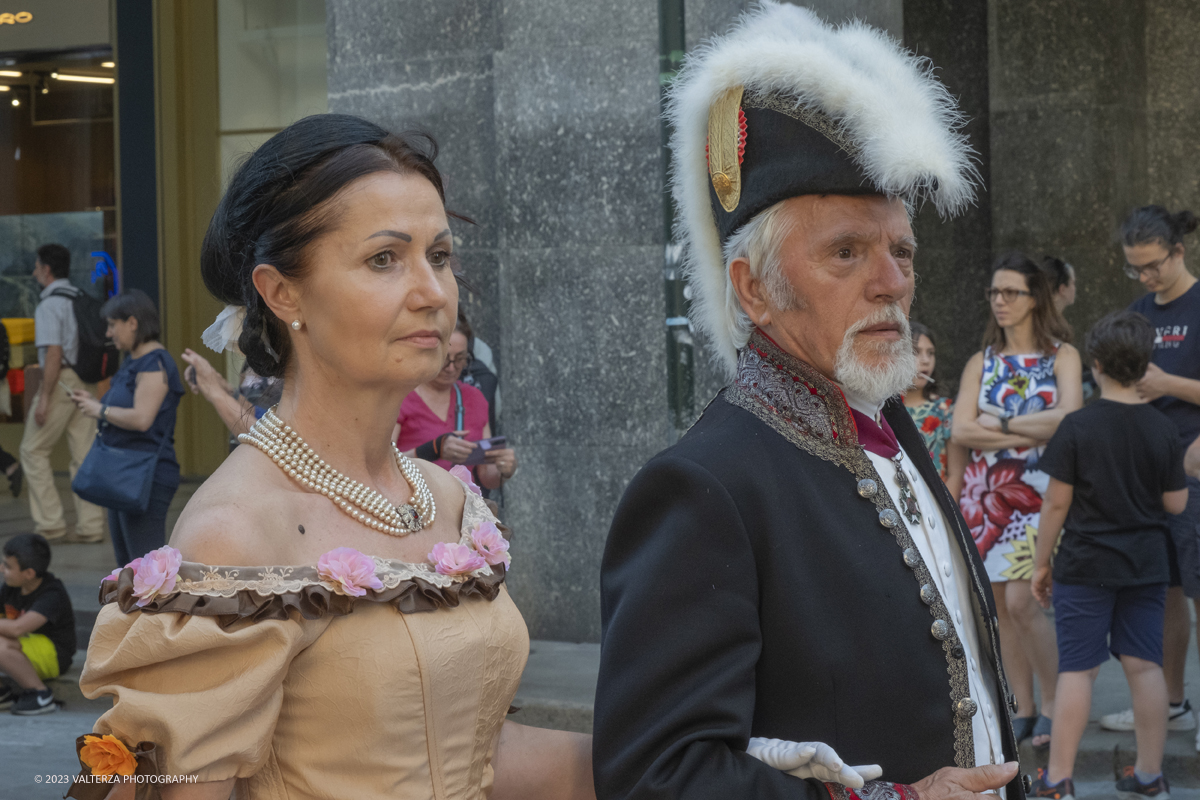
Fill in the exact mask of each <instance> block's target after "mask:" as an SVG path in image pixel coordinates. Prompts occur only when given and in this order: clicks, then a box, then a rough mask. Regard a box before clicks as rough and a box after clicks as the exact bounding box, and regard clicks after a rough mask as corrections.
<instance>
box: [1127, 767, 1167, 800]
mask: <svg viewBox="0 0 1200 800" xmlns="http://www.w3.org/2000/svg"><path fill="white" fill-rule="evenodd" d="M1117 797H1119V798H1121V800H1141V798H1143V797H1153V798H1154V799H1155V800H1170V797H1171V787H1170V786H1169V785H1167V779H1166V777H1164V776H1162V775H1159V776H1158V778H1156V779H1155V781H1154V782H1153V783H1150V784H1144V783H1142V782H1141V781H1139V780H1138V778H1137V775H1134V774H1133V767H1126V768H1125V777H1123V778H1121V779H1120V780H1119V781H1117Z"/></svg>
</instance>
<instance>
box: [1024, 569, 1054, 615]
mask: <svg viewBox="0 0 1200 800" xmlns="http://www.w3.org/2000/svg"><path fill="white" fill-rule="evenodd" d="M1029 588H1030V590H1032V591H1033V599H1034V600H1037V601H1038V605H1039V606H1041V607H1042V608H1049V607H1050V598H1051V596H1053V594H1054V578H1053V577H1052V571H1051V569H1050V567H1038V568H1037V569H1035V570H1034V571H1033V580H1032V581H1030V583H1029Z"/></svg>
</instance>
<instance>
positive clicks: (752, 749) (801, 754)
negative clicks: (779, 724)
mask: <svg viewBox="0 0 1200 800" xmlns="http://www.w3.org/2000/svg"><path fill="white" fill-rule="evenodd" d="M746 755H748V756H753V757H754V758H757V759H758V760H759V761H761V762H763V763H764V764H766V765H767V766H769V767H774V768H775V769H777V770H779V771H781V772H786V773H787V774H789V775H794V776H795V777H797V778H816V779H817V780H819V781H823V782H825V783H840V784H842V785H843V786H848V787H850V788H851V789H861V788H863V784H864V783H865V782H866V781H873V780H876V779H877V778H878V777H879V776H880V775H882V774H883V770H882V769H881V768H880V767H879V765H878V764H868V765H864V766H861V767H848V766H846V764H845V762H843V761H842V759H841V757H840V756H839V755H838V754H837V752H836V751H834V749H833V748H832V747H830V746H829V745H827V744H825V743H824V742H790V741H787V740H786V739H763V738H761V737H758V736H755V737H754V738H752V739H751V740H750V746H749V747H747V748H746Z"/></svg>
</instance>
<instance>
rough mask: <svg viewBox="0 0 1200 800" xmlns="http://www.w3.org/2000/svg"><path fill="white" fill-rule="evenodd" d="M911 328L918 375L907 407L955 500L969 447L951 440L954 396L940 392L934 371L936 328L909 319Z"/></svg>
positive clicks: (935, 368) (960, 488)
mask: <svg viewBox="0 0 1200 800" xmlns="http://www.w3.org/2000/svg"><path fill="white" fill-rule="evenodd" d="M908 324H909V327H910V328H911V329H912V343H913V351H914V352H915V353H916V355H917V376H916V378H914V379H913V384H912V386H910V387H908V391H906V392H905V393H904V407H905V409H907V410H908V414H909V416H910V417H912V419H913V422H914V423H916V426H917V430H918V431H920V432H921V438H922V439H924V440H925V449H927V450H928V451H929V457H930V458H932V459H933V463H934V464H935V465H936V466H937V468H938V475H940V476H941V478H942V481H943V482H945V484H946V488H947V489H949V490H950V494H951V495H952V496H953V497H954V499H955V500H957V499H958V496H959V494H960V493H961V492H962V481H963V470H964V469H965V468H966V464H967V450H966V448H965V447H963V446H962V445H960V444H954V443H953V442H951V441H950V423H951V421H952V420H953V419H954V398H953V397H945V396H942V395H939V394H938V390H937V388H936V382H935V380H934V377H933V375H934V372H936V371H937V344H936V343H935V342H934V339H933V331H931V330H929V328H927V327H925V326H924V325H922V324H921V323H919V322H917V321H916V320H909V323H908Z"/></svg>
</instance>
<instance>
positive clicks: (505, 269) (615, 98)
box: [328, 0, 667, 641]
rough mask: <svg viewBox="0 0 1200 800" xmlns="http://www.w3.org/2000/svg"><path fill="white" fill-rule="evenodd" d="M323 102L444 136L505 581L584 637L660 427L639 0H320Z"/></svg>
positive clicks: (547, 623) (589, 636)
mask: <svg viewBox="0 0 1200 800" xmlns="http://www.w3.org/2000/svg"><path fill="white" fill-rule="evenodd" d="M328 9H329V12H328V13H329V30H328V36H329V50H330V55H329V92H330V96H329V105H330V110H331V111H342V112H349V113H356V114H361V115H363V116H365V117H368V118H370V119H373V120H377V121H379V122H381V123H383V124H385V125H387V126H389V127H391V128H393V129H404V128H407V127H410V126H413V125H418V124H419V125H422V126H424V127H426V128H427V129H429V130H430V131H431V132H432V133H434V134H435V135H436V136H437V138H438V140H439V142H441V143H442V145H443V156H442V157H441V158H440V159H439V165H440V166H441V168H442V169H443V170H444V171H445V173H446V176H447V187H448V188H447V203H448V205H449V206H450V207H451V208H453V209H456V210H459V211H462V212H464V213H466V214H468V215H469V216H471V217H473V218H475V220H476V221H477V222H478V223H479V225H478V227H477V228H469V227H467V226H464V225H461V224H457V225H455V231H456V236H457V237H459V238H460V239H461V241H460V243H459V244H460V249H459V252H460V253H461V254H462V260H463V265H464V268H465V271H466V273H467V275H468V277H469V278H470V279H471V280H472V282H474V283H475V284H476V285H477V286H478V287H479V288H480V289H481V293H480V298H479V299H478V300H471V301H470V302H468V304H467V309H468V313H470V314H472V316H473V321H475V322H476V323H477V324H476V327H477V330H478V331H479V332H480V334H481V335H482V336H483V337H484V338H485V339H486V340H487V341H488V342H489V343H490V344H492V345H493V346H494V347H495V346H496V345H499V348H498V350H499V354H500V380H501V393H502V396H503V405H502V419H503V430H504V433H505V434H506V435H507V436H508V437H509V440H510V441H511V442H512V443H513V444H514V446H515V447H516V448H517V451H518V456H519V458H520V461H521V470H520V474H519V476H518V477H517V478H515V479H514V480H513V481H512V482H511V483H510V484H509V485H508V486H507V487H506V488H505V502H506V507H505V514H504V516H505V519H506V521H507V522H508V523H509V524H510V525H511V526H512V528H513V531H514V542H513V550H512V552H513V558H514V569H513V571H512V574H511V579H510V582H509V588H510V591H511V592H512V594H513V597H514V598H515V599H516V601H517V604H518V605H519V606H520V607H521V611H522V613H523V614H524V615H525V619H526V622H527V623H528V625H529V628H530V633H531V634H532V635H533V636H534V637H535V638H553V639H570V640H576V641H596V640H598V638H599V634H600V615H599V579H600V558H601V555H602V553H603V548H604V541H605V538H606V535H607V532H608V526H609V523H610V522H611V519H612V514H613V511H614V510H615V507H616V503H617V501H618V499H619V498H620V495H621V493H622V491H623V490H624V488H625V485H626V483H627V482H628V481H629V479H630V478H631V477H632V476H633V474H634V473H635V472H636V471H637V470H638V468H639V467H640V466H641V465H642V464H643V463H645V462H646V461H647V460H648V459H649V458H650V456H652V455H653V454H654V453H655V452H657V451H658V450H660V449H661V448H662V447H663V446H665V444H666V442H667V401H666V386H665V372H666V363H665V330H664V327H663V324H664V314H663V302H664V300H663V278H662V246H663V235H662V223H661V220H662V205H661V204H662V191H663V187H662V182H661V164H660V157H661V154H660V147H659V127H658V82H657V81H658V23H657V17H656V8H655V6H654V4H652V3H645V2H636V1H635V0H618V1H617V2H610V3H604V4H596V3H583V4H581V3H577V2H572V0H505V2H498V1H497V0H458V1H457V2H443V1H442V0H439V1H438V2H433V0H329V5H328Z"/></svg>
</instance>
